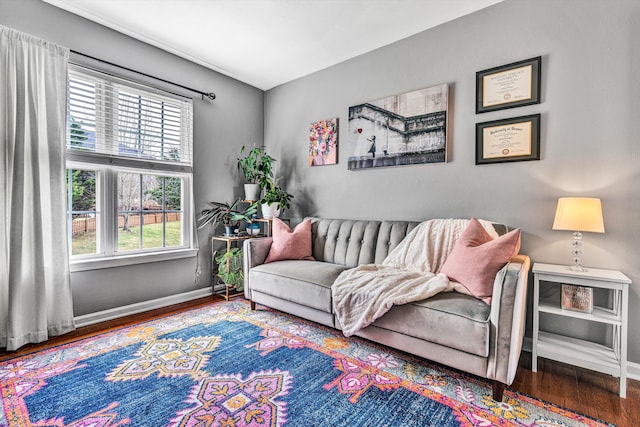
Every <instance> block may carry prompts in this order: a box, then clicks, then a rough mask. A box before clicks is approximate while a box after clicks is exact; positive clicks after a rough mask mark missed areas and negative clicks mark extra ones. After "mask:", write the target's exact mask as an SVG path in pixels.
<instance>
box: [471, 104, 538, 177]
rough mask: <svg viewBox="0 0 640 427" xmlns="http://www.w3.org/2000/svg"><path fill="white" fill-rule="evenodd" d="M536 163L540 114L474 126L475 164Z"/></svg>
mask: <svg viewBox="0 0 640 427" xmlns="http://www.w3.org/2000/svg"><path fill="white" fill-rule="evenodd" d="M523 160H540V114H533V115H530V116H522V117H514V118H511V119H502V120H494V121H491V122H484V123H476V165H482V164H486V163H503V162H518V161H523Z"/></svg>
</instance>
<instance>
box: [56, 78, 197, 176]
mask: <svg viewBox="0 0 640 427" xmlns="http://www.w3.org/2000/svg"><path fill="white" fill-rule="evenodd" d="M68 108H69V110H68V124H69V126H68V139H67V150H68V152H69V153H71V154H78V155H82V153H86V155H95V156H99V157H108V158H109V163H114V164H117V163H119V162H118V159H121V160H123V162H122V163H123V164H126V160H127V159H129V160H132V159H136V160H139V161H144V162H149V163H153V164H154V166H153V167H154V168H155V167H157V166H158V163H160V164H164V165H165V166H164V168H165V169H168V170H173V169H182V170H184V169H189V170H190V169H191V165H192V154H191V153H192V131H191V129H192V120H193V105H192V103H191V100H187V99H180V98H178V97H175V96H171V95H169V94H166V93H164V92H162V91H160V90H157V89H152V88H149V87H146V86H143V85H138V84H136V83H133V82H129V81H126V80H122V79H119V78H117V77H113V76H110V75H107V74H103V73H100V72H97V71H94V70H88V69H85V68H82V67H70V70H69V103H68ZM160 166H161V165H160ZM160 168H163V167H162V166H161V167H160Z"/></svg>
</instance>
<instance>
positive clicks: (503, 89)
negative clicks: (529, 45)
mask: <svg viewBox="0 0 640 427" xmlns="http://www.w3.org/2000/svg"><path fill="white" fill-rule="evenodd" d="M541 65H542V57H541V56H538V57H535V58H530V59H525V60H522V61H518V62H513V63H511V64H506V65H501V66H499V67H494V68H489V69H487V70H482V71H478V72H477V73H476V114H480V113H487V112H489V111H497V110H504V109H507V108H515V107H522V106H524V105H532V104H539V103H540V83H541V81H542V78H541V77H542V72H541Z"/></svg>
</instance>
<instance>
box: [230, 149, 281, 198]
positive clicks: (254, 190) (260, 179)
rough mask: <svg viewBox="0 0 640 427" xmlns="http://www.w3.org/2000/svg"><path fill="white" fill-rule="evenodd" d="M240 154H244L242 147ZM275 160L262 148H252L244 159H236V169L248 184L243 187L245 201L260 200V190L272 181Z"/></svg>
mask: <svg viewBox="0 0 640 427" xmlns="http://www.w3.org/2000/svg"><path fill="white" fill-rule="evenodd" d="M240 154H241V155H244V154H245V147H244V146H242V149H241V150H240ZM275 161H276V160H275V159H274V158H273V157H271V156H270V155H268V154H267V153H266V151H265V149H264V147H253V148H252V149H251V150H249V152H247V154H246V155H245V156H244V157H240V158H238V169H240V170H242V173H243V174H244V177H245V178H246V179H247V181H249V183H247V184H245V185H244V191H245V200H252V201H256V200H259V199H260V191H261V189H263V188H265V187H267V186H268V184H269V182H271V180H272V179H273V162H275Z"/></svg>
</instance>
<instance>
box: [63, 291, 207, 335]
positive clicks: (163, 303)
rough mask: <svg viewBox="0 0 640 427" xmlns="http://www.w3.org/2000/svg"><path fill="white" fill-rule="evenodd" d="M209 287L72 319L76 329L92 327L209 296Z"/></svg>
mask: <svg viewBox="0 0 640 427" xmlns="http://www.w3.org/2000/svg"><path fill="white" fill-rule="evenodd" d="M211 293H212V290H211V287H206V288H201V289H196V290H195V291H189V292H184V293H182V294H176V295H171V296H168V297H164V298H158V299H154V300H150V301H143V302H138V303H135V304H130V305H125V306H123V307H116V308H111V309H109V310H104V311H98V312H96V313H90V314H83V315H82V316H77V317H75V318H74V320H75V323H76V328H80V327H83V326H89V325H93V324H95V323H100V322H105V321H107V320H112V319H117V318H118V317H124V316H129V315H131V314H137V313H142V312H143V311H149V310H154V309H156V308H162V307H167V306H170V305H174V304H180V303H181V302H187V301H191V300H194V299H198V298H204V297H207V296H210V295H211Z"/></svg>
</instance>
